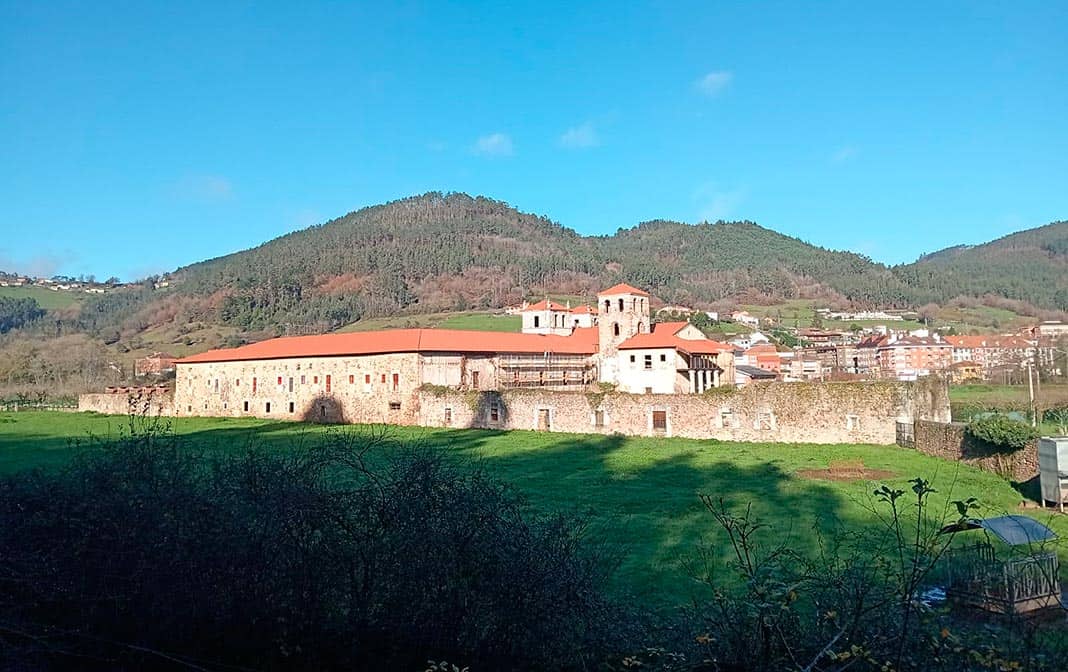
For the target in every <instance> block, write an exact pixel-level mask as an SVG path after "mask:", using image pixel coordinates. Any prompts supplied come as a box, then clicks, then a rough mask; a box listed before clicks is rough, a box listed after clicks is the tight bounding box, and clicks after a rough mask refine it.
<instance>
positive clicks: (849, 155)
mask: <svg viewBox="0 0 1068 672" xmlns="http://www.w3.org/2000/svg"><path fill="white" fill-rule="evenodd" d="M858 154H860V149H859V148H857V147H854V146H852V145H846V146H845V147H839V148H838V149H836V150H835V151H834V153H833V154H831V161H833V162H834V163H845V162H846V161H849V160H851V159H855V158H856V157H857V155H858Z"/></svg>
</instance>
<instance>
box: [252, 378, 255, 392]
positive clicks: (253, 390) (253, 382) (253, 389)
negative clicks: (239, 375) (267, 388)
mask: <svg viewBox="0 0 1068 672" xmlns="http://www.w3.org/2000/svg"><path fill="white" fill-rule="evenodd" d="M252 394H256V379H255V378H253V379H252Z"/></svg>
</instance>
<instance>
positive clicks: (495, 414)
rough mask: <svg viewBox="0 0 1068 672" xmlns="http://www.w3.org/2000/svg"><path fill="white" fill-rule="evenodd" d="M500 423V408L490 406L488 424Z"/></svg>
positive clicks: (495, 405) (494, 405)
mask: <svg viewBox="0 0 1068 672" xmlns="http://www.w3.org/2000/svg"><path fill="white" fill-rule="evenodd" d="M500 421H501V407H500V406H498V405H497V404H493V405H492V406H490V422H500Z"/></svg>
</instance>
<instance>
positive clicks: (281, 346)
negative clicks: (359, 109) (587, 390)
mask: <svg viewBox="0 0 1068 672" xmlns="http://www.w3.org/2000/svg"><path fill="white" fill-rule="evenodd" d="M399 352H419V353H426V352H464V353H524V354H542V353H546V352H551V353H556V354H562V355H592V354H594V353H595V352H597V328H596V327H581V328H577V329H574V330H573V331H572V332H571V335H570V336H554V335H544V336H543V335H540V334H520V333H510V332H493V331H462V330H458V329H388V330H386V331H365V332H356V333H351V334H323V335H321V336H289V337H284V338H272V339H270V340H267V341H260V342H259V343H252V344H250V345H243V346H241V347H239V348H224V349H221V350H209V351H207V352H203V353H201V354H199V355H193V356H191V357H185V358H183V359H179V360H177V362H176V363H178V364H198V363H203V362H235V361H248V360H255V359H289V358H294V357H342V356H346V355H382V354H389V353H399Z"/></svg>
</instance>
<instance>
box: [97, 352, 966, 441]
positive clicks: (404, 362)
mask: <svg viewBox="0 0 1068 672" xmlns="http://www.w3.org/2000/svg"><path fill="white" fill-rule="evenodd" d="M476 373H477V374H478V375H477V376H476V375H475V374H476ZM497 377H498V371H497V370H496V364H495V362H494V361H493V359H492V358H478V357H471V358H460V357H456V356H453V355H440V356H438V355H434V356H424V355H419V354H412V353H408V354H384V355H373V356H366V355H365V356H355V357H319V358H315V357H311V358H301V359H278V360H254V361H229V362H212V363H199V364H185V365H182V364H180V365H179V373H178V376H177V380H176V389H175V396H174V399H173V401H171V400H170V399H169V398H168V399H155V400H141V399H138V400H135V403H134V405H133V406H131V403H130V401H129V399H128V397H127V395H119V394H111V395H107V394H97V395H83V397H82V399H81V400H80V401H79V408H80V409H81V410H95V411H99V412H104V413H118V414H125V413H129V412H130V411H131V409H133V410H134V411H135V412H145V413H148V414H151V415H157V414H162V415H176V416H180V417H181V416H215V417H245V416H251V417H260V418H267V419H277V420H306V421H313V422H347V423H389V424H397V425H422V426H428V427H444V426H449V427H482V428H497V429H528V430H542V431H553V432H577V433H599V434H612V433H619V434H628V435H645V436H681V437H691V438H708V439H720V440H733V441H769V442H797V443H880V444H890V443H893V442H894V439H895V423H896V422H912V421H915V420H933V421H937V422H948V421H949V396H948V388H947V384H946V381H944V380H942V379H938V378H926V379H921V380H920V381H918V382H860V383H780V382H771V383H760V384H753V385H749V386H746V387H745V388H742V389H735V388H730V387H724V388H715V389H712V390H709V391H708V392H705V393H703V394H628V393H622V392H579V391H566V392H565V391H550V390H546V389H538V388H533V389H512V390H503V391H498V389H497V388H498V387H499V386H498V382H499V381H498V379H497ZM423 381H426V383H425V384H424V383H423ZM476 381H477V388H476V386H475V385H476ZM142 406H143V407H144V408H143V409H142V408H141V407H142Z"/></svg>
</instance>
